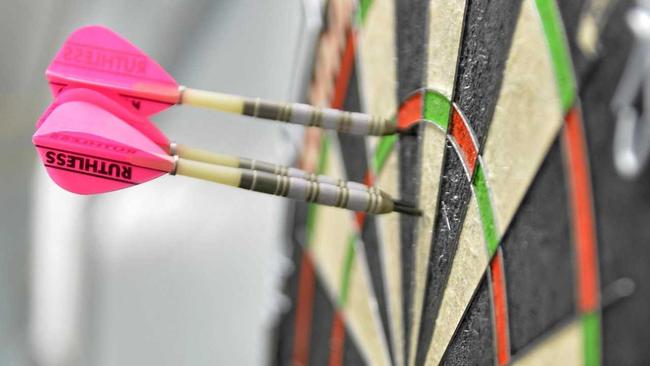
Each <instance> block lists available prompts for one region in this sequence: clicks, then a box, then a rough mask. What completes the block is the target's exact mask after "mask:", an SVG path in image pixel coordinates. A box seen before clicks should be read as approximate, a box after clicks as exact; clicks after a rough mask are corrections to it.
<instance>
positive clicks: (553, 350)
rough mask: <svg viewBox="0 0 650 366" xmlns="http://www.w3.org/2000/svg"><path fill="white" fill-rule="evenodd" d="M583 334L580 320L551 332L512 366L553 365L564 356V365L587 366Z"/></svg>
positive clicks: (514, 361)
mask: <svg viewBox="0 0 650 366" xmlns="http://www.w3.org/2000/svg"><path fill="white" fill-rule="evenodd" d="M583 344H584V340H583V332H582V327H581V324H580V322H579V321H578V320H574V321H571V322H570V323H569V324H566V325H563V326H562V327H561V328H560V329H558V330H556V331H555V332H552V331H551V334H548V335H547V336H546V337H544V339H541V340H540V342H539V343H538V344H536V345H535V346H534V347H531V348H530V350H529V351H528V352H526V353H525V354H524V355H522V357H520V358H518V359H515V360H513V362H512V365H517V366H542V365H553V364H556V363H557V362H558V361H559V360H558V355H562V356H561V357H562V364H563V365H575V366H579V365H585V364H586V363H585V359H584V357H583V356H584V353H583Z"/></svg>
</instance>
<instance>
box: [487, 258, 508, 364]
mask: <svg viewBox="0 0 650 366" xmlns="http://www.w3.org/2000/svg"><path fill="white" fill-rule="evenodd" d="M490 275H491V276H490V277H491V279H492V296H493V298H492V304H493V311H494V325H495V336H496V339H495V340H496V342H495V343H496V355H497V362H498V364H499V365H507V364H508V363H509V362H510V334H509V329H508V305H507V297H506V281H505V276H504V271H503V251H502V250H501V247H499V249H498V250H497V252H496V254H495V256H494V257H493V258H492V261H491V262H490Z"/></svg>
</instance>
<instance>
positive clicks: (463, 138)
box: [450, 105, 478, 176]
mask: <svg viewBox="0 0 650 366" xmlns="http://www.w3.org/2000/svg"><path fill="white" fill-rule="evenodd" d="M450 135H451V136H452V137H453V138H454V140H455V141H456V143H457V144H458V147H460V150H461V152H462V158H463V161H464V162H465V165H466V166H467V171H468V172H469V175H470V176H471V175H472V174H473V172H474V167H476V160H477V159H478V147H477V146H476V142H475V141H474V138H473V137H472V131H471V130H470V127H469V125H468V124H467V121H466V120H465V117H464V116H463V114H462V113H461V112H460V111H459V110H458V108H457V107H456V105H454V106H453V109H452V114H451V126H450Z"/></svg>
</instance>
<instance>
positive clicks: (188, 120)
mask: <svg viewBox="0 0 650 366" xmlns="http://www.w3.org/2000/svg"><path fill="white" fill-rule="evenodd" d="M305 4H306V2H305V0H285V1H273V0H263V1H262V0H238V1H227V0H225V1H215V0H193V1H181V0H178V1H172V0H144V1H126V0H84V1H80V0H79V1H77V0H34V1H0V30H1V32H0V50H1V51H0V81H1V83H0V142H1V143H0V167H1V173H0V187H1V188H2V189H1V190H0V208H1V210H0V365H33V364H36V365H179V364H193V365H215V364H236V365H255V364H264V363H265V362H264V360H265V359H266V355H267V353H268V352H269V351H270V347H271V346H270V344H271V339H270V334H271V333H270V330H271V328H272V327H273V321H274V315H275V313H276V312H278V311H280V310H281V309H282V307H283V304H285V301H286V300H284V299H283V298H282V297H281V295H280V292H279V289H280V286H281V283H282V279H283V276H285V275H286V273H288V271H290V270H291V268H290V264H289V261H288V259H287V258H286V253H285V252H284V251H285V243H286V239H285V237H286V233H285V231H286V230H285V229H286V225H287V223H286V217H287V216H288V210H290V209H291V207H290V206H289V203H288V202H285V201H284V200H282V199H279V198H275V197H267V196H263V195H259V194H255V193H250V192H243V191H242V192H240V191H238V190H235V189H231V188H226V187H220V186H217V185H213V184H209V183H205V182H202V181H198V180H192V179H189V178H181V177H163V178H160V179H158V180H155V181H153V182H150V183H147V184H145V185H141V186H138V187H133V188H131V189H128V190H124V191H119V192H115V193H110V194H105V195H101V196H94V197H81V196H75V195H72V194H69V193H67V192H65V191H62V190H61V189H59V188H58V187H57V186H55V185H54V184H53V183H52V182H51V181H50V180H49V178H48V177H47V176H46V175H45V172H44V169H43V168H42V167H41V166H40V164H38V162H37V157H36V154H35V151H34V149H33V147H32V145H31V142H30V139H31V134H32V133H33V126H34V123H35V121H36V120H37V118H38V117H39V115H40V113H41V112H42V111H43V110H44V109H45V107H46V106H47V105H48V103H49V102H50V100H51V96H50V94H49V90H48V88H47V85H46V83H45V78H44V70H45V68H46V66H47V65H48V63H49V62H50V60H51V58H52V57H53V56H54V55H55V53H56V50H57V49H58V48H59V47H60V46H61V45H62V43H63V42H64V40H65V38H66V36H67V35H68V34H69V33H70V32H72V31H73V30H74V29H75V28H77V27H79V26H83V25H88V24H103V25H106V26H108V27H110V28H112V29H114V30H115V31H117V32H118V33H121V34H122V35H123V36H125V37H126V38H128V39H130V40H131V41H132V42H133V43H134V44H136V45H137V46H139V47H140V48H142V49H143V50H144V51H145V52H147V53H149V54H150V55H151V56H152V57H153V58H155V59H157V60H158V62H159V63H160V64H161V65H163V67H164V68H166V69H167V70H168V71H169V72H170V73H171V74H172V75H173V76H174V77H175V78H176V79H177V80H178V81H179V83H181V84H186V85H190V86H192V87H196V88H204V89H209V90H216V91H223V92H229V93H237V94H242V95H247V96H258V97H265V98H274V99H285V100H297V99H300V96H301V95H304V94H303V90H302V88H303V87H304V81H305V75H308V71H309V70H307V69H308V65H309V60H306V59H305V58H304V56H305V55H307V54H309V47H310V46H309V45H310V43H309V42H310V39H311V38H312V37H313V33H314V32H313V31H311V30H310V29H311V28H310V27H309V24H308V22H307V21H306V17H305V14H306V13H305V11H306V8H305V6H306V5H305ZM306 68H307V69H306ZM154 121H155V122H156V123H157V124H158V125H159V126H160V127H161V129H162V130H163V131H164V132H165V133H166V134H167V135H168V136H169V137H170V138H171V139H172V140H176V141H180V142H183V143H187V144H191V145H194V146H198V147H203V148H208V149H211V150H213V151H217V152H224V153H229V154H236V155H240V156H246V157H250V158H258V159H264V160H267V161H273V162H276V163H283V164H292V163H294V161H295V158H296V152H297V149H298V142H299V141H300V140H301V136H300V134H301V130H300V129H297V130H296V129H293V130H292V129H289V128H288V127H286V126H283V125H279V124H273V123H264V122H256V121H251V120H247V119H244V118H239V117H234V116H228V115H224V114H219V113H216V112H210V111H204V110H199V109H195V108H190V107H175V108H171V109H169V110H167V111H165V112H163V113H161V114H159V115H157V116H155V117H154Z"/></svg>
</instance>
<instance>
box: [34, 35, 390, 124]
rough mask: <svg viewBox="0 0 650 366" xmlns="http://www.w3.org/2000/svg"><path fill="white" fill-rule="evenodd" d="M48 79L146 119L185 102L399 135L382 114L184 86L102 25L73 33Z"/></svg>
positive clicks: (57, 87)
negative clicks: (83, 90) (101, 96)
mask: <svg viewBox="0 0 650 366" xmlns="http://www.w3.org/2000/svg"><path fill="white" fill-rule="evenodd" d="M45 75H46V77H47V80H48V82H49V84H50V88H51V90H52V92H53V94H54V95H55V96H56V95H58V94H59V93H60V92H61V91H63V90H65V89H68V88H74V87H85V88H90V89H94V90H97V91H100V92H102V93H104V94H106V95H108V96H110V97H111V98H113V99H115V100H117V101H118V102H119V103H121V104H122V105H124V106H126V107H127V108H130V109H131V110H133V111H134V112H136V113H138V114H141V115H144V116H148V115H151V114H154V113H157V112H160V111H162V110H164V109H166V108H168V107H170V106H172V105H175V104H186V105H192V106H196V107H203V108H209V109H214V110H217V111H221V112H227V113H234V114H239V115H246V116H250V117H254V118H261V119H267V120H273V121H280V122H287V123H292V124H299V125H303V126H313V127H320V128H324V129H331V130H336V131H339V132H344V133H351V134H357V135H388V134H393V133H396V132H398V131H397V127H396V124H395V122H394V121H393V120H391V119H387V118H383V117H379V116H371V115H368V114H364V113H357V112H346V111H340V110H336V109H331V108H319V107H314V106H311V105H308V104H301V103H281V102H273V101H267V100H261V99H259V98H246V97H241V96H237V95H230V94H224V93H217V92H211V91H205V90H199V89H193V88H189V87H186V86H182V85H179V84H178V83H177V82H176V80H174V78H173V77H172V76H171V75H170V74H169V73H167V72H166V71H165V70H164V69H163V68H162V67H161V66H160V65H159V64H158V63H157V62H156V61H155V60H153V59H152V58H150V57H149V56H148V55H146V54H145V53H144V52H143V51H141V50H140V49H139V48H137V47H136V46H134V45H133V44H131V43H130V42H129V41H128V40H126V39H124V38H123V37H121V36H120V35H118V34H116V33H115V32H113V31H112V30H110V29H108V28H105V27H102V26H87V27H82V28H79V29H78V30H76V31H75V32H73V33H72V34H71V35H70V36H69V37H68V38H67V40H66V41H65V43H64V44H63V47H62V48H61V49H60V50H59V51H58V53H57V54H56V56H55V57H54V59H53V61H52V62H51V63H50V65H49V66H48V68H47V70H46V72H45Z"/></svg>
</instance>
